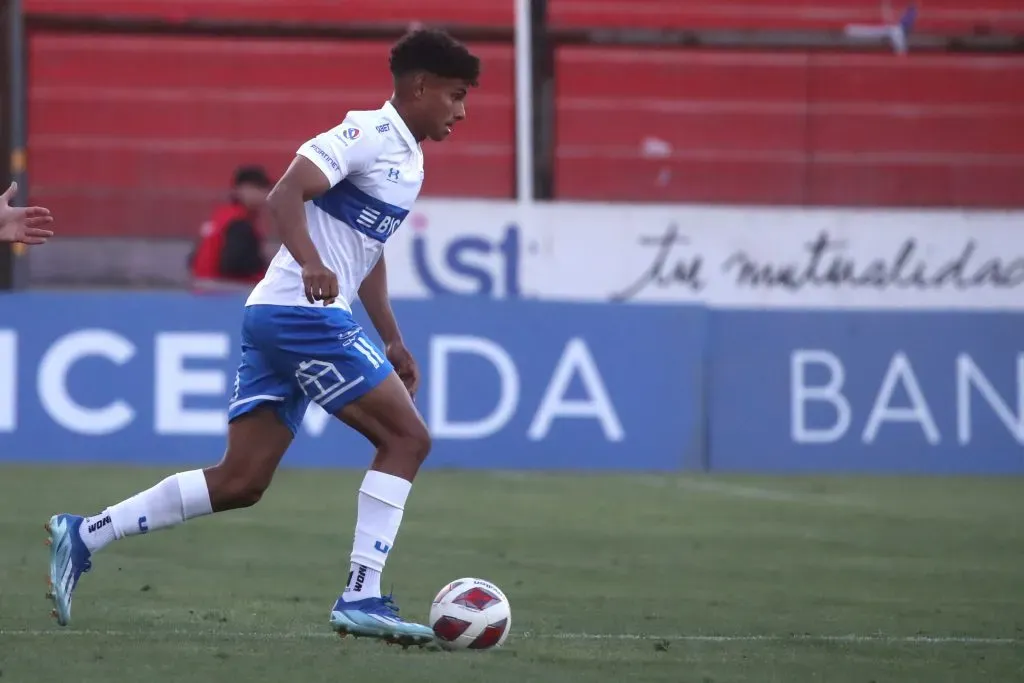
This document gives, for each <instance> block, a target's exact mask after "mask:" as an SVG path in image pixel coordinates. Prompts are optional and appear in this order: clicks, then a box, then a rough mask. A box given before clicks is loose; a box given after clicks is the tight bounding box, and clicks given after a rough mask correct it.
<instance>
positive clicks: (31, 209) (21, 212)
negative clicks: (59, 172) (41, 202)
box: [0, 183, 53, 244]
mask: <svg viewBox="0 0 1024 683" xmlns="http://www.w3.org/2000/svg"><path fill="white" fill-rule="evenodd" d="M17 192H18V183H11V186H10V187H8V188H7V190H6V191H5V192H4V193H3V194H0V242H20V243H21V244H43V243H44V242H46V240H48V239H50V238H51V237H53V231H52V230H48V229H46V227H45V226H47V225H49V224H50V223H52V222H53V216H51V215H50V210H49V209H45V208H43V207H41V206H28V207H23V208H18V207H14V206H11V204H10V202H11V199H13V198H14V195H15V194H17Z"/></svg>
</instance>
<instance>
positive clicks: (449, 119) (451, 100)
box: [423, 78, 469, 142]
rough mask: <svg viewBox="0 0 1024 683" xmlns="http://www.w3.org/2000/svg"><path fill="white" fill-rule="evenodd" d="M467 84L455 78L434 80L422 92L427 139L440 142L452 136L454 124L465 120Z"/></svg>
mask: <svg viewBox="0 0 1024 683" xmlns="http://www.w3.org/2000/svg"><path fill="white" fill-rule="evenodd" d="M467 93H469V84H468V83H466V82H465V81H462V80H459V79H455V78H434V79H431V83H430V85H429V86H428V87H427V88H426V89H425V91H424V98H423V106H424V118H425V119H426V120H425V122H424V123H425V124H426V127H427V130H428V132H427V137H429V138H430V139H431V140H435V141H437V142H440V141H442V140H444V139H446V138H447V137H448V136H449V135H451V134H452V128H453V127H454V126H455V124H456V123H458V122H459V121H461V120H463V119H464V118H466V95H467Z"/></svg>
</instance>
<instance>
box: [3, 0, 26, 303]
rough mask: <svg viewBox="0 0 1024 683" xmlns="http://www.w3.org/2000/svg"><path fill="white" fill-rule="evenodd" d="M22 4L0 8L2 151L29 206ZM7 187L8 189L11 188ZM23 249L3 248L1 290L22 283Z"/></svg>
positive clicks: (14, 0)
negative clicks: (1, 37)
mask: <svg viewBox="0 0 1024 683" xmlns="http://www.w3.org/2000/svg"><path fill="white" fill-rule="evenodd" d="M21 3H22V0H6V2H4V3H3V4H2V6H0V9H2V10H3V11H2V12H0V26H2V28H3V29H4V30H3V35H4V36H5V38H6V40H5V41H4V42H5V43H6V45H7V50H6V51H5V54H4V55H3V56H2V57H0V64H2V65H3V66H4V67H6V68H5V69H4V74H3V76H4V78H3V81H4V85H5V86H6V87H5V88H3V90H2V91H0V92H2V94H4V96H5V97H4V101H5V102H7V103H8V104H7V107H6V111H4V112H3V113H2V114H0V116H2V117H3V125H0V133H3V134H4V135H3V139H2V140H0V149H2V150H3V151H4V152H6V153H7V155H8V163H9V168H10V177H9V178H8V179H7V180H6V183H9V182H10V181H11V180H14V181H17V183H18V194H17V195H16V196H15V197H14V203H15V205H18V206H25V205H26V203H27V198H28V178H27V175H26V172H25V166H26V164H25V137H26V133H25V32H24V23H23V19H22V4H21ZM6 183H5V184H4V189H6V187H7V185H6ZM22 251H23V248H22V247H21V245H13V247H12V245H9V244H5V245H0V290H5V289H7V290H9V289H15V288H16V287H18V286H19V284H20V281H21V280H22V277H21V275H22V271H23V269H24V264H23V263H19V261H20V260H21V259H20V258H19V255H20V254H21V253H22Z"/></svg>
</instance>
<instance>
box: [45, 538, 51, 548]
mask: <svg viewBox="0 0 1024 683" xmlns="http://www.w3.org/2000/svg"><path fill="white" fill-rule="evenodd" d="M43 543H45V544H46V545H47V547H49V546H51V545H53V539H52V538H48V539H46V540H45V541H43Z"/></svg>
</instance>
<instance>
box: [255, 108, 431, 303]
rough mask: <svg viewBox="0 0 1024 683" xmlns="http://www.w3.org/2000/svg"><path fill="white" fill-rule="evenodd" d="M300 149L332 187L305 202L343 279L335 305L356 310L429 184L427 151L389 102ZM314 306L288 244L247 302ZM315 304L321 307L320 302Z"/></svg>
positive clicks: (317, 240) (321, 248)
mask: <svg viewBox="0 0 1024 683" xmlns="http://www.w3.org/2000/svg"><path fill="white" fill-rule="evenodd" d="M298 153H299V154H301V155H302V156H304V157H306V158H307V159H309V160H310V161H312V162H313V163H314V164H316V165H317V167H318V168H319V169H320V170H321V171H323V173H324V175H326V176H327V178H328V180H330V183H331V189H330V190H328V191H327V192H325V193H324V194H323V195H321V196H320V197H317V198H316V199H313V200H312V201H309V202H306V222H307V223H308V225H309V234H310V236H311V237H312V238H313V244H315V245H316V248H317V251H318V252H319V253H320V258H321V259H323V262H324V265H325V266H327V267H328V268H330V269H331V270H332V271H333V272H334V273H335V274H336V275H337V276H338V292H339V296H338V299H337V301H336V302H335V303H334V304H333V306H335V307H341V308H345V309H347V310H351V306H352V302H353V301H355V298H356V296H357V293H358V291H359V286H360V284H361V283H362V281H363V279H364V278H365V277H366V276H367V274H369V272H370V270H371V269H372V268H373V267H374V266H375V265H376V264H377V259H379V258H380V255H381V252H382V251H383V250H384V243H385V242H386V241H387V239H388V238H389V237H390V236H391V235H393V234H394V232H395V231H396V230H397V229H398V227H399V226H400V225H401V224H402V221H404V220H405V217H406V216H407V215H409V210H410V209H411V208H412V205H413V203H414V202H415V201H416V197H417V196H418V195H419V192H420V187H421V186H422V184H423V149H422V148H421V147H420V144H419V143H418V142H417V141H416V139H415V138H414V137H413V135H412V133H411V132H410V131H409V128H408V127H407V126H406V125H405V122H404V121H402V117H400V116H399V115H398V112H397V111H396V110H395V108H394V107H393V106H392V105H391V103H390V102H386V103H385V104H384V106H383V107H382V108H380V109H377V110H374V111H351V112H349V113H348V115H347V116H346V117H345V120H344V121H343V122H342V123H341V125H339V126H337V127H335V128H332V129H331V130H329V131H327V132H325V133H321V134H320V135H317V136H316V137H315V138H313V139H312V140H309V141H308V142H306V143H304V144H303V145H302V146H301V147H299V150H298ZM253 304H275V305H281V306H309V305H311V304H310V303H309V301H308V300H307V299H306V295H305V290H304V288H303V285H302V268H301V267H300V266H299V264H298V263H296V262H295V259H294V258H292V255H291V253H290V252H289V251H288V250H287V249H286V248H285V247H284V246H283V245H282V246H281V249H280V250H279V251H278V252H277V254H276V255H275V256H274V259H273V260H272V261H271V262H270V267H269V268H268V269H267V274H266V276H265V277H264V278H263V280H262V281H261V282H260V283H259V284H257V285H256V287H255V289H253V291H252V293H251V294H250V295H249V300H248V301H247V302H246V305H247V306H248V305H253ZM313 305H316V306H323V302H321V301H318V302H316V303H315V304H313Z"/></svg>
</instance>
